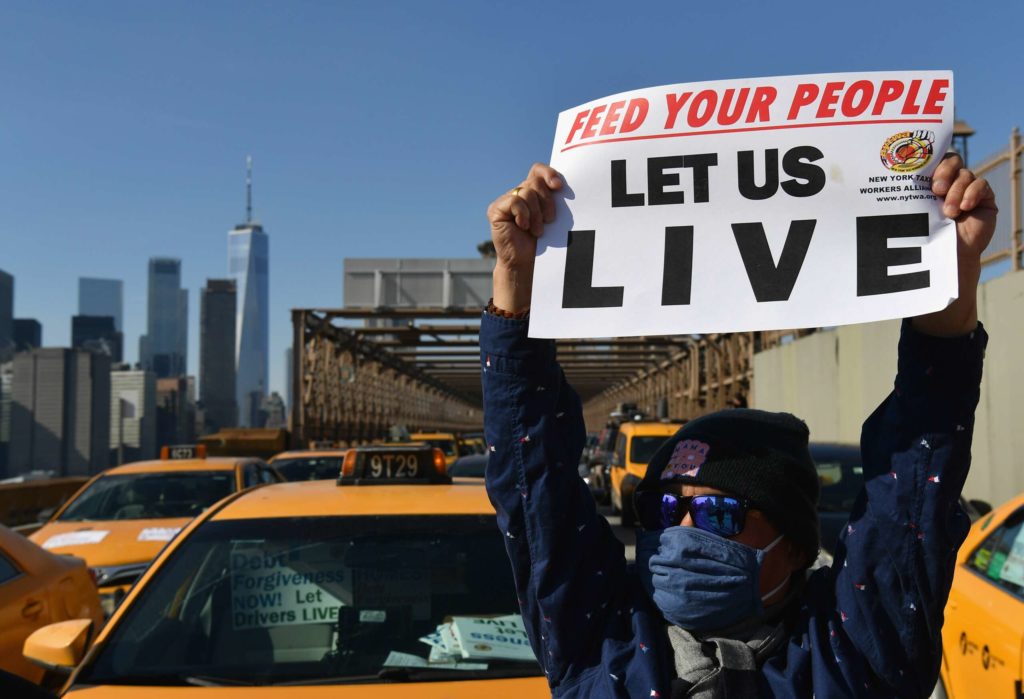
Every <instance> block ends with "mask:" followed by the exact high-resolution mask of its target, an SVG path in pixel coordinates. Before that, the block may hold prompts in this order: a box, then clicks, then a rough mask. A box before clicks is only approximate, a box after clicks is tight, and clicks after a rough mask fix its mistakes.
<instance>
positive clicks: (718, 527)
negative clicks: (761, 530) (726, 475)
mask: <svg viewBox="0 0 1024 699" xmlns="http://www.w3.org/2000/svg"><path fill="white" fill-rule="evenodd" d="M749 507H750V503H749V502H748V501H746V500H743V499H741V498H734V497H732V496H729V495H692V496H690V495H674V494H672V493H662V492H659V491H657V490H650V491H640V492H638V493H637V494H636V510H637V517H638V519H639V520H640V524H641V526H643V528H644V529H649V530H653V529H667V528H668V527H675V526H678V525H679V523H680V522H682V521H683V518H684V517H685V516H686V514H687V512H689V514H690V518H691V519H693V523H694V525H695V526H696V527H697V528H698V529H703V530H704V531H707V532H711V533H712V534H717V535H719V536H736V535H737V534H739V533H740V532H742V531H743V525H744V523H745V521H746V518H747V509H748V508H749Z"/></svg>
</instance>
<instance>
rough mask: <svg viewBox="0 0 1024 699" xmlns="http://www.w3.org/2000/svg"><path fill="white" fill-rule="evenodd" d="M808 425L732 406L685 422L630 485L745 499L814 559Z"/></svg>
mask: <svg viewBox="0 0 1024 699" xmlns="http://www.w3.org/2000/svg"><path fill="white" fill-rule="evenodd" d="M808 434H809V432H808V430H807V425H806V424H805V423H804V422H803V420H800V419H799V418H797V417H794V416H793V415H790V414H789V413H770V412H765V411H763V410H752V409H747V408H738V409H732V410H721V411H719V412H716V413H710V414H708V415H704V416H702V417H699V418H696V419H694V420H691V421H690V422H688V423H686V424H685V425H684V426H683V427H682V428H681V429H680V430H679V431H678V432H676V434H675V435H674V436H673V437H672V438H671V439H669V440H668V441H667V442H665V444H663V445H662V447H661V448H660V449H658V451H657V453H655V455H654V457H653V458H652V459H651V461H650V463H649V464H648V466H647V474H646V475H645V476H644V479H643V481H641V483H640V485H639V486H638V487H637V491H638V492H639V491H641V490H658V489H660V488H661V486H662V485H663V484H664V483H666V482H669V481H671V482H674V483H689V484H692V485H703V486H708V487H711V488H718V489H720V490H724V491H726V492H728V493H732V494H734V495H737V496H740V497H743V498H746V499H747V500H749V501H750V502H751V507H753V508H754V509H757V510H760V511H761V512H763V513H764V514H765V516H766V517H767V518H768V520H769V521H770V522H771V523H772V524H774V525H775V526H776V527H777V528H778V530H779V532H780V533H781V534H783V535H785V536H786V537H787V538H788V539H789V540H790V541H792V542H793V543H794V544H795V545H797V546H798V547H799V548H800V549H801V550H802V551H804V552H805V553H806V554H807V556H808V559H807V562H808V565H810V563H811V562H813V561H814V559H815V557H816V556H817V555H818V543H819V540H818V491H819V486H818V471H817V469H816V468H815V466H814V460H813V459H811V454H810V452H809V451H808V449H807V438H808Z"/></svg>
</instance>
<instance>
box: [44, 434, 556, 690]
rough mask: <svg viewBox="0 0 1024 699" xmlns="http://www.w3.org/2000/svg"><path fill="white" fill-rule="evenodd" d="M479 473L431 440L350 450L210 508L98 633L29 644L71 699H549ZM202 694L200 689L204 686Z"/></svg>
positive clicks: (59, 630)
mask: <svg viewBox="0 0 1024 699" xmlns="http://www.w3.org/2000/svg"><path fill="white" fill-rule="evenodd" d="M518 608H519V607H518V602H517V600H516V594H515V588H514V585H513V580H512V574H511V570H510V568H509V564H508V559H507V557H506V553H505V546H504V543H503V537H502V534H501V532H500V531H499V530H498V527H497V522H496V517H495V513H494V509H493V508H492V507H491V504H490V501H489V500H488V498H487V494H486V492H485V491H484V487H483V485H482V484H481V483H480V482H479V481H459V480H458V479H456V480H453V479H451V478H448V477H447V476H446V475H445V470H444V459H443V455H442V454H441V453H440V452H439V451H437V450H432V449H430V448H428V447H425V446H423V445H404V446H372V447H359V448H354V449H351V450H349V451H348V453H347V454H346V458H345V462H344V464H343V466H342V473H341V475H340V477H339V478H338V479H337V480H336V481H327V480H314V481H303V482H295V483H282V484H277V485H267V486H261V487H259V488H255V489H252V490H247V491H245V492H241V493H237V494H235V495H233V496H231V497H229V498H226V499H224V500H222V501H221V502H219V503H218V504H216V505H215V506H213V507H211V508H210V509H208V510H207V511H206V512H204V513H203V514H202V515H200V516H199V517H197V518H196V519H195V520H194V521H193V522H192V523H190V524H189V525H188V526H187V527H186V528H185V529H184V530H183V531H182V533H181V535H180V536H178V537H177V538H175V539H174V540H173V541H172V542H171V543H170V544H168V546H167V548H165V549H164V550H163V551H162V552H161V553H160V555H159V556H158V557H157V558H156V560H155V561H154V562H153V565H152V566H150V568H149V570H148V571H147V572H146V573H145V574H144V575H143V577H142V578H141V579H140V580H139V582H138V584H137V585H135V587H134V588H133V589H132V590H131V592H129V593H128V596H127V598H126V599H125V601H124V603H123V604H122V605H121V606H120V607H119V608H118V610H117V612H115V614H114V616H113V617H112V618H111V619H110V621H109V622H108V623H107V625H106V627H105V628H104V629H103V631H102V632H101V633H100V635H99V637H98V638H97V639H96V641H95V643H94V644H93V646H92V647H91V649H89V650H88V652H86V651H85V649H84V646H83V644H81V643H80V642H79V641H78V638H79V635H80V634H83V633H85V632H86V631H87V630H88V628H89V626H90V623H91V622H89V621H87V620H81V621H76V622H70V623H65V624H63V625H56V626H52V627H47V628H45V629H41V630H39V631H37V632H36V633H35V634H33V636H32V637H30V638H29V640H28V642H26V644H25V654H26V656H28V657H30V658H32V659H34V660H35V661H36V662H41V663H45V664H47V665H49V666H51V667H64V668H67V669H68V670H71V668H75V669H74V670H73V674H71V676H70V678H69V680H68V683H67V684H66V685H65V687H64V689H63V696H65V697H75V698H76V699H77V698H83V699H85V698H88V697H133V698H134V697H139V696H145V697H172V696H179V695H182V694H186V693H189V692H192V693H196V694H198V692H200V691H202V692H203V696H212V695H214V694H219V695H221V696H237V697H247V698H249V699H258V697H263V696H267V697H269V696H277V697H282V698H284V697H287V698H290V697H296V696H302V697H336V696H346V697H395V698H398V697H402V698H406V697H418V698H425V699H434V698H437V699H440V698H441V697H447V698H460V697H465V698H466V699H469V698H471V697H472V698H473V699H476V698H478V697H489V698H491V699H500V698H502V697H514V698H515V699H529V698H530V697H549V696H550V692H549V690H548V685H547V682H546V680H545V679H544V677H543V672H542V671H541V668H540V666H539V664H538V663H537V660H536V658H535V657H534V655H533V652H532V650H531V649H530V646H529V642H528V640H527V637H526V633H525V630H524V627H523V622H522V618H521V616H520V615H519V614H518ZM197 688H202V689H197Z"/></svg>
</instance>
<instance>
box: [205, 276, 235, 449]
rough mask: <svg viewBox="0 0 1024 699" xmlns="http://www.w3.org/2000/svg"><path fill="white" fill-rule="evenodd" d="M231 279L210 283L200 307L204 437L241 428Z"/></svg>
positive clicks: (233, 299) (207, 284) (213, 280)
mask: <svg viewBox="0 0 1024 699" xmlns="http://www.w3.org/2000/svg"><path fill="white" fill-rule="evenodd" d="M237 299H238V297H237V294H236V288H235V282H234V280H232V279H208V280H207V281H206V288H204V289H203V290H202V297H201V300H200V304H199V402H200V403H202V405H203V411H204V415H203V433H204V434H210V433H213V432H217V431H218V430H220V429H221V428H224V427H235V426H237V425H238V405H237V400H238V397H237V395H236V388H235V323H236V320H235V316H236V314H237Z"/></svg>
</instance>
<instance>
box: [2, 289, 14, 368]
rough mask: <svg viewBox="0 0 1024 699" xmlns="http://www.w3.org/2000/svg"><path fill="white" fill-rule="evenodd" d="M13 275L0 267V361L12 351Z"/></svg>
mask: <svg viewBox="0 0 1024 699" xmlns="http://www.w3.org/2000/svg"><path fill="white" fill-rule="evenodd" d="M13 335H14V277H12V276H11V275H10V274H8V273H7V272H5V271H3V270H2V269H0V362H2V361H5V360H6V359H7V358H8V357H9V356H10V355H11V354H13V353H14V337H13Z"/></svg>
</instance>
